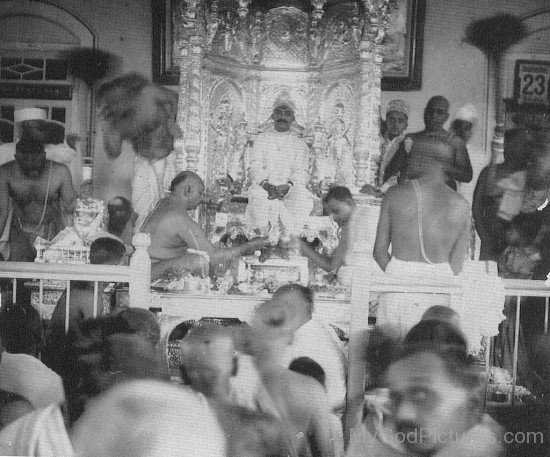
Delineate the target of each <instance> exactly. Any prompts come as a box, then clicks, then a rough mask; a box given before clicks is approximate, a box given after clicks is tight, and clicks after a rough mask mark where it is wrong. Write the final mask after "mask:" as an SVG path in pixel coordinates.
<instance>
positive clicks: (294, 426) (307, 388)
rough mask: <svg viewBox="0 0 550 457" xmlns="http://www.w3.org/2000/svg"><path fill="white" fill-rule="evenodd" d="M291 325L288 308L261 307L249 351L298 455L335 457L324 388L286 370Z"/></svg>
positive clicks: (252, 326)
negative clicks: (285, 363) (292, 438)
mask: <svg viewBox="0 0 550 457" xmlns="http://www.w3.org/2000/svg"><path fill="white" fill-rule="evenodd" d="M279 303H280V302H279ZM290 322H291V320H290V316H289V313H288V310H287V307H286V306H280V305H279V304H278V301H276V300H273V301H271V302H265V303H263V304H261V305H260V306H259V307H258V309H257V310H256V313H255V317H254V319H253V322H252V325H251V327H250V328H249V329H248V332H249V333H248V334H249V341H248V348H249V351H250V353H251V354H252V355H253V356H254V357H255V358H256V363H257V366H258V369H259V372H260V375H261V379H262V381H263V383H264V386H265V388H266V390H267V392H268V393H269V394H270V395H271V398H272V399H273V401H274V402H275V405H276V406H277V409H278V411H279V414H280V416H281V417H282V419H283V421H284V422H285V423H286V424H287V426H288V428H289V432H290V434H291V436H292V437H294V444H295V446H296V448H297V450H298V455H311V454H313V455H315V456H318V455H321V456H325V455H326V456H332V455H335V444H334V443H333V442H332V436H331V435H332V434H331V430H332V427H331V421H330V406H329V401H328V398H327V395H326V393H325V392H324V389H323V387H322V386H321V385H319V383H318V382H317V381H316V380H314V379H312V378H311V377H310V376H304V375H301V374H298V373H295V372H293V371H290V370H288V369H287V368H284V359H285V352H286V351H287V346H288V345H289V343H290V341H291V339H292V334H293V330H292V325H291V324H290Z"/></svg>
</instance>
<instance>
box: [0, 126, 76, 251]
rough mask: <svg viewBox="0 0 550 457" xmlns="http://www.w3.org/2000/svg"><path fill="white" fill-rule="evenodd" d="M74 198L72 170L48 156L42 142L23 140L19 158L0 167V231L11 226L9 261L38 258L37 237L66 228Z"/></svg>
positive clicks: (53, 233) (52, 235)
mask: <svg viewBox="0 0 550 457" xmlns="http://www.w3.org/2000/svg"><path fill="white" fill-rule="evenodd" d="M10 199H11V202H10ZM74 199H75V194H74V189H73V185H72V181H71V174H70V172H69V169H68V168H67V167H66V166H65V165H63V164H60V163H57V162H53V161H51V160H48V159H46V153H45V150H44V144H43V143H41V142H40V141H38V140H36V139H33V138H28V137H26V138H23V139H21V140H20V141H19V142H18V143H17V145H16V154H15V160H12V161H11V162H7V163H5V164H3V165H2V166H0V233H4V229H5V228H6V227H9V228H10V233H9V251H10V252H9V257H8V260H11V261H23V262H32V261H34V259H35V258H36V250H35V249H34V241H35V239H36V237H38V236H40V237H42V238H45V239H47V240H51V239H52V238H53V237H54V236H55V235H57V233H58V232H60V231H61V230H62V229H63V228H65V227H66V226H67V225H68V217H69V215H70V213H71V209H72V205H73V202H74ZM10 215H11V218H10ZM10 219H11V220H10Z"/></svg>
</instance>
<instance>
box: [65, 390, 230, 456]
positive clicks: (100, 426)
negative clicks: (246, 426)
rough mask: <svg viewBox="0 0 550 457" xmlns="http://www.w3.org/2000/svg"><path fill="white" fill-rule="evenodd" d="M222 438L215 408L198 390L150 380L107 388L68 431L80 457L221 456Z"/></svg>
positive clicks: (225, 450)
mask: <svg viewBox="0 0 550 457" xmlns="http://www.w3.org/2000/svg"><path fill="white" fill-rule="evenodd" d="M98 437H100V439H98ZM226 441H227V438H226V436H225V434H224V432H223V430H222V427H221V424H220V421H219V420H218V418H217V416H216V414H215V412H214V410H213V409H212V407H211V406H210V405H209V404H207V403H205V402H204V401H202V400H201V398H200V397H199V396H198V395H197V394H195V393H194V392H193V391H192V390H190V389H185V388H182V387H181V386H175V385H172V384H169V383H163V382H158V381H152V380H141V381H132V382H128V383H125V384H121V385H118V386H116V387H114V388H113V389H111V390H109V391H108V392H106V393H105V395H103V396H102V397H100V398H98V399H97V400H96V401H95V402H93V403H92V404H91V405H90V407H89V408H87V410H86V412H85V413H84V415H83V416H82V418H81V420H80V421H79V422H78V424H76V426H75V428H74V430H73V433H72V436H71V442H72V444H73V447H74V450H75V454H76V455H79V456H82V457H92V456H93V457H114V456H119V457H165V456H172V457H183V456H189V455H192V456H194V457H225V456H226V455H227V444H226Z"/></svg>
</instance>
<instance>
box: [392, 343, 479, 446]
mask: <svg viewBox="0 0 550 457" xmlns="http://www.w3.org/2000/svg"><path fill="white" fill-rule="evenodd" d="M386 382H387V386H388V388H389V392H390V398H391V400H392V415H393V418H394V420H395V424H396V432H397V433H398V434H399V435H398V436H399V440H400V442H402V443H403V445H404V447H405V448H406V449H407V451H409V452H412V453H414V454H415V455H416V454H418V455H433V454H434V453H436V452H438V451H439V450H441V449H443V448H444V447H445V446H447V445H448V444H451V443H452V442H454V441H456V440H458V439H460V438H461V437H462V435H463V434H464V433H465V432H466V431H468V430H469V429H470V428H471V427H472V426H474V425H475V424H476V423H477V422H478V421H479V420H480V417H481V414H482V410H483V394H484V389H483V386H484V378H483V375H482V373H481V372H480V370H479V369H478V367H476V366H475V365H474V364H473V362H472V361H471V360H470V359H469V358H468V354H467V353H466V351H464V348H463V347H457V346H449V345H441V344H433V343H427V344H406V345H405V347H404V349H403V351H402V352H401V353H400V355H399V356H398V357H397V359H396V360H395V361H394V362H393V363H392V364H391V365H390V367H389V369H388V372H387V375H386Z"/></svg>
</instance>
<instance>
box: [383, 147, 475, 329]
mask: <svg viewBox="0 0 550 457" xmlns="http://www.w3.org/2000/svg"><path fill="white" fill-rule="evenodd" d="M452 160H453V148H452V146H451V145H449V144H448V143H446V142H443V141H441V140H440V139H437V138H424V139H417V140H416V141H414V142H413V145H412V150H411V160H410V164H409V170H410V171H411V173H414V175H415V176H416V179H412V180H410V181H408V182H405V183H402V184H400V185H398V186H393V187H392V188H391V189H390V190H389V191H388V193H387V194H386V196H385V197H384V199H383V200H382V208H381V212H380V219H379V221H378V229H377V232H376V242H375V247H374V258H375V260H376V262H377V263H378V265H379V266H380V268H381V269H382V270H384V271H385V272H386V274H387V275H390V276H394V277H404V278H409V280H412V279H411V278H415V277H416V278H419V279H421V280H426V279H429V278H434V279H438V278H452V277H453V275H457V274H458V273H460V272H461V271H462V266H463V263H464V260H465V258H466V254H467V251H468V244H469V238H470V209H469V205H468V202H467V201H466V200H465V199H464V198H463V197H462V196H460V195H459V194H457V193H456V192H455V191H453V190H452V189H450V188H449V187H448V186H447V185H446V184H445V176H446V174H445V172H446V170H447V167H448V166H449V164H451V163H452ZM390 245H391V254H390V252H389V247H390ZM448 302H449V297H448V296H445V295H443V296H438V295H437V294H383V295H382V296H381V297H380V300H379V306H378V316H377V325H385V324H391V325H395V326H397V327H398V328H399V329H400V332H401V333H402V334H404V333H405V332H406V331H407V330H408V329H409V328H410V327H412V325H414V324H415V323H416V322H418V321H419V320H420V317H421V316H422V314H423V313H424V311H425V310H426V309H428V308H429V307H430V306H433V305H436V304H448Z"/></svg>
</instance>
